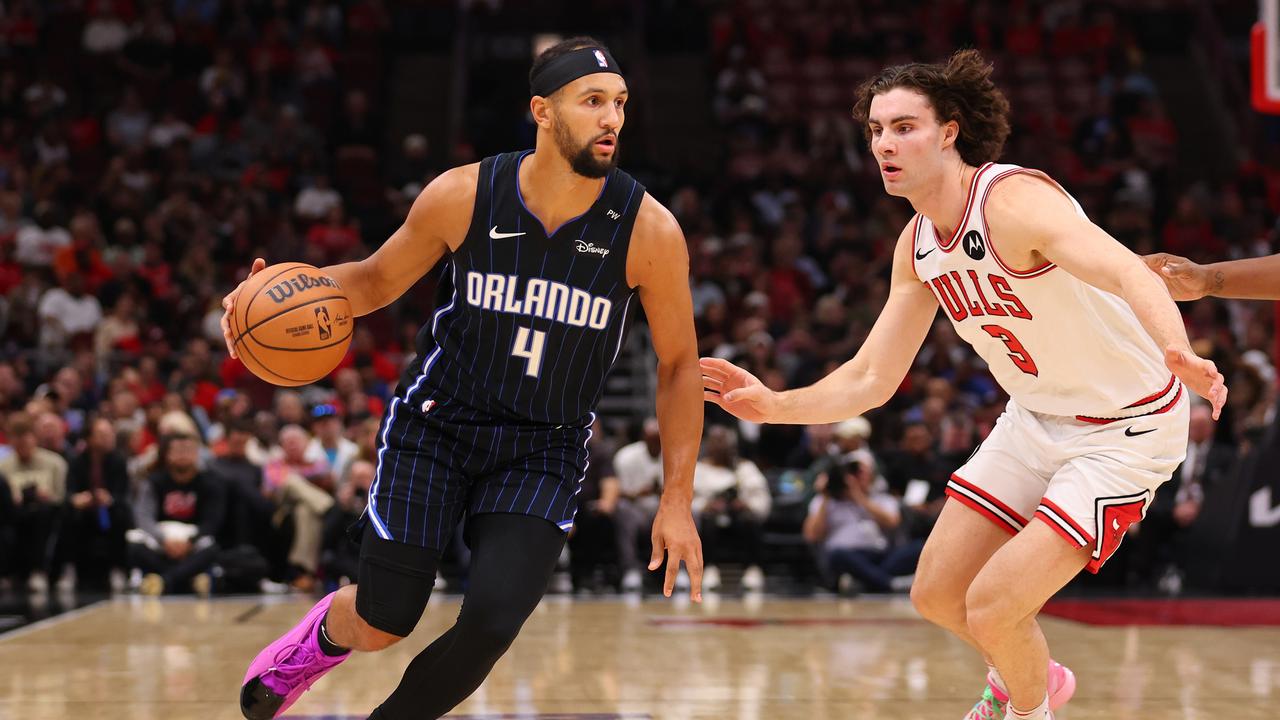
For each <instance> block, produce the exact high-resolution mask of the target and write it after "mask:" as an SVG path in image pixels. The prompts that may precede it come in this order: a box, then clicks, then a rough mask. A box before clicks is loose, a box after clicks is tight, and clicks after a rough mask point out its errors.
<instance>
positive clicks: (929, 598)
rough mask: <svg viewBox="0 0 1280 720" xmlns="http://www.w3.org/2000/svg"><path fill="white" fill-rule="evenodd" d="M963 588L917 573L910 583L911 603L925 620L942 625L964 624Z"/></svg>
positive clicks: (954, 625)
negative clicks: (913, 580) (950, 585)
mask: <svg viewBox="0 0 1280 720" xmlns="http://www.w3.org/2000/svg"><path fill="white" fill-rule="evenodd" d="M964 598H965V591H964V588H955V587H949V586H948V585H947V584H946V583H943V582H939V581H938V580H935V579H934V578H933V577H932V576H930V575H917V576H916V580H915V582H914V583H912V585H911V604H912V605H914V606H915V608H916V612H918V613H920V616H921V617H923V618H924V619H925V620H928V621H929V622H931V623H934V624H935V625H941V626H943V627H956V626H961V627H963V626H964V624H965V608H964Z"/></svg>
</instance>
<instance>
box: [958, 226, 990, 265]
mask: <svg viewBox="0 0 1280 720" xmlns="http://www.w3.org/2000/svg"><path fill="white" fill-rule="evenodd" d="M963 243H964V254H965V255H968V256H969V257H971V258H973V259H974V260H981V259H982V258H984V257H986V256H987V244H986V243H985V242H983V241H982V234H981V233H979V232H978V231H977V230H970V231H969V232H967V233H965V234H964V240H963Z"/></svg>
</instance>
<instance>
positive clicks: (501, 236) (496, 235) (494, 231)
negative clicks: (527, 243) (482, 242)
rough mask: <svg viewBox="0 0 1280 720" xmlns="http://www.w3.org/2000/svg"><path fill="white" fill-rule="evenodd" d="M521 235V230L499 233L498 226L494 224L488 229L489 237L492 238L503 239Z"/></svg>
mask: <svg viewBox="0 0 1280 720" xmlns="http://www.w3.org/2000/svg"><path fill="white" fill-rule="evenodd" d="M521 235H524V233H522V232H518V233H500V232H498V226H497V225H494V226H493V229H491V230H489V237H491V238H493V239H494V240H502V239H504V238H513V237H520V236H521Z"/></svg>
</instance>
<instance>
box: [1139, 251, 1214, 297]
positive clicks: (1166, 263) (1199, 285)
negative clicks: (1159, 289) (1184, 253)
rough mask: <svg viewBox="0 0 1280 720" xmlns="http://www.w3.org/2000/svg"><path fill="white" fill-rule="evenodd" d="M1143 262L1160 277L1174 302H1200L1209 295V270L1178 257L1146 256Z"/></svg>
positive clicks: (1166, 255) (1165, 255) (1165, 254)
mask: <svg viewBox="0 0 1280 720" xmlns="http://www.w3.org/2000/svg"><path fill="white" fill-rule="evenodd" d="M1142 261H1143V262H1145V263H1146V264H1147V267H1148V268H1150V269H1151V272H1153V273H1155V274H1156V275H1159V276H1160V279H1161V280H1164V284H1165V285H1166V286H1168V288H1169V294H1170V295H1172V296H1173V299H1174V300H1199V299H1200V298H1202V297H1204V296H1205V295H1208V294H1209V280H1210V278H1209V268H1207V267H1205V266H1204V265H1200V264H1199V263H1194V262H1192V261H1190V260H1188V259H1186V258H1184V257H1181V256H1178V255H1170V254H1169V253H1156V254H1154V255H1144V256H1143V257H1142Z"/></svg>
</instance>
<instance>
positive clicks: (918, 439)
mask: <svg viewBox="0 0 1280 720" xmlns="http://www.w3.org/2000/svg"><path fill="white" fill-rule="evenodd" d="M932 446H933V434H932V433H930V432H929V428H927V427H925V426H923V425H912V426H911V427H909V428H907V430H906V432H905V433H903V436H902V449H903V450H906V451H907V452H909V453H913V454H915V455H923V454H924V453H926V452H928V451H929V448H930V447H932Z"/></svg>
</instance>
